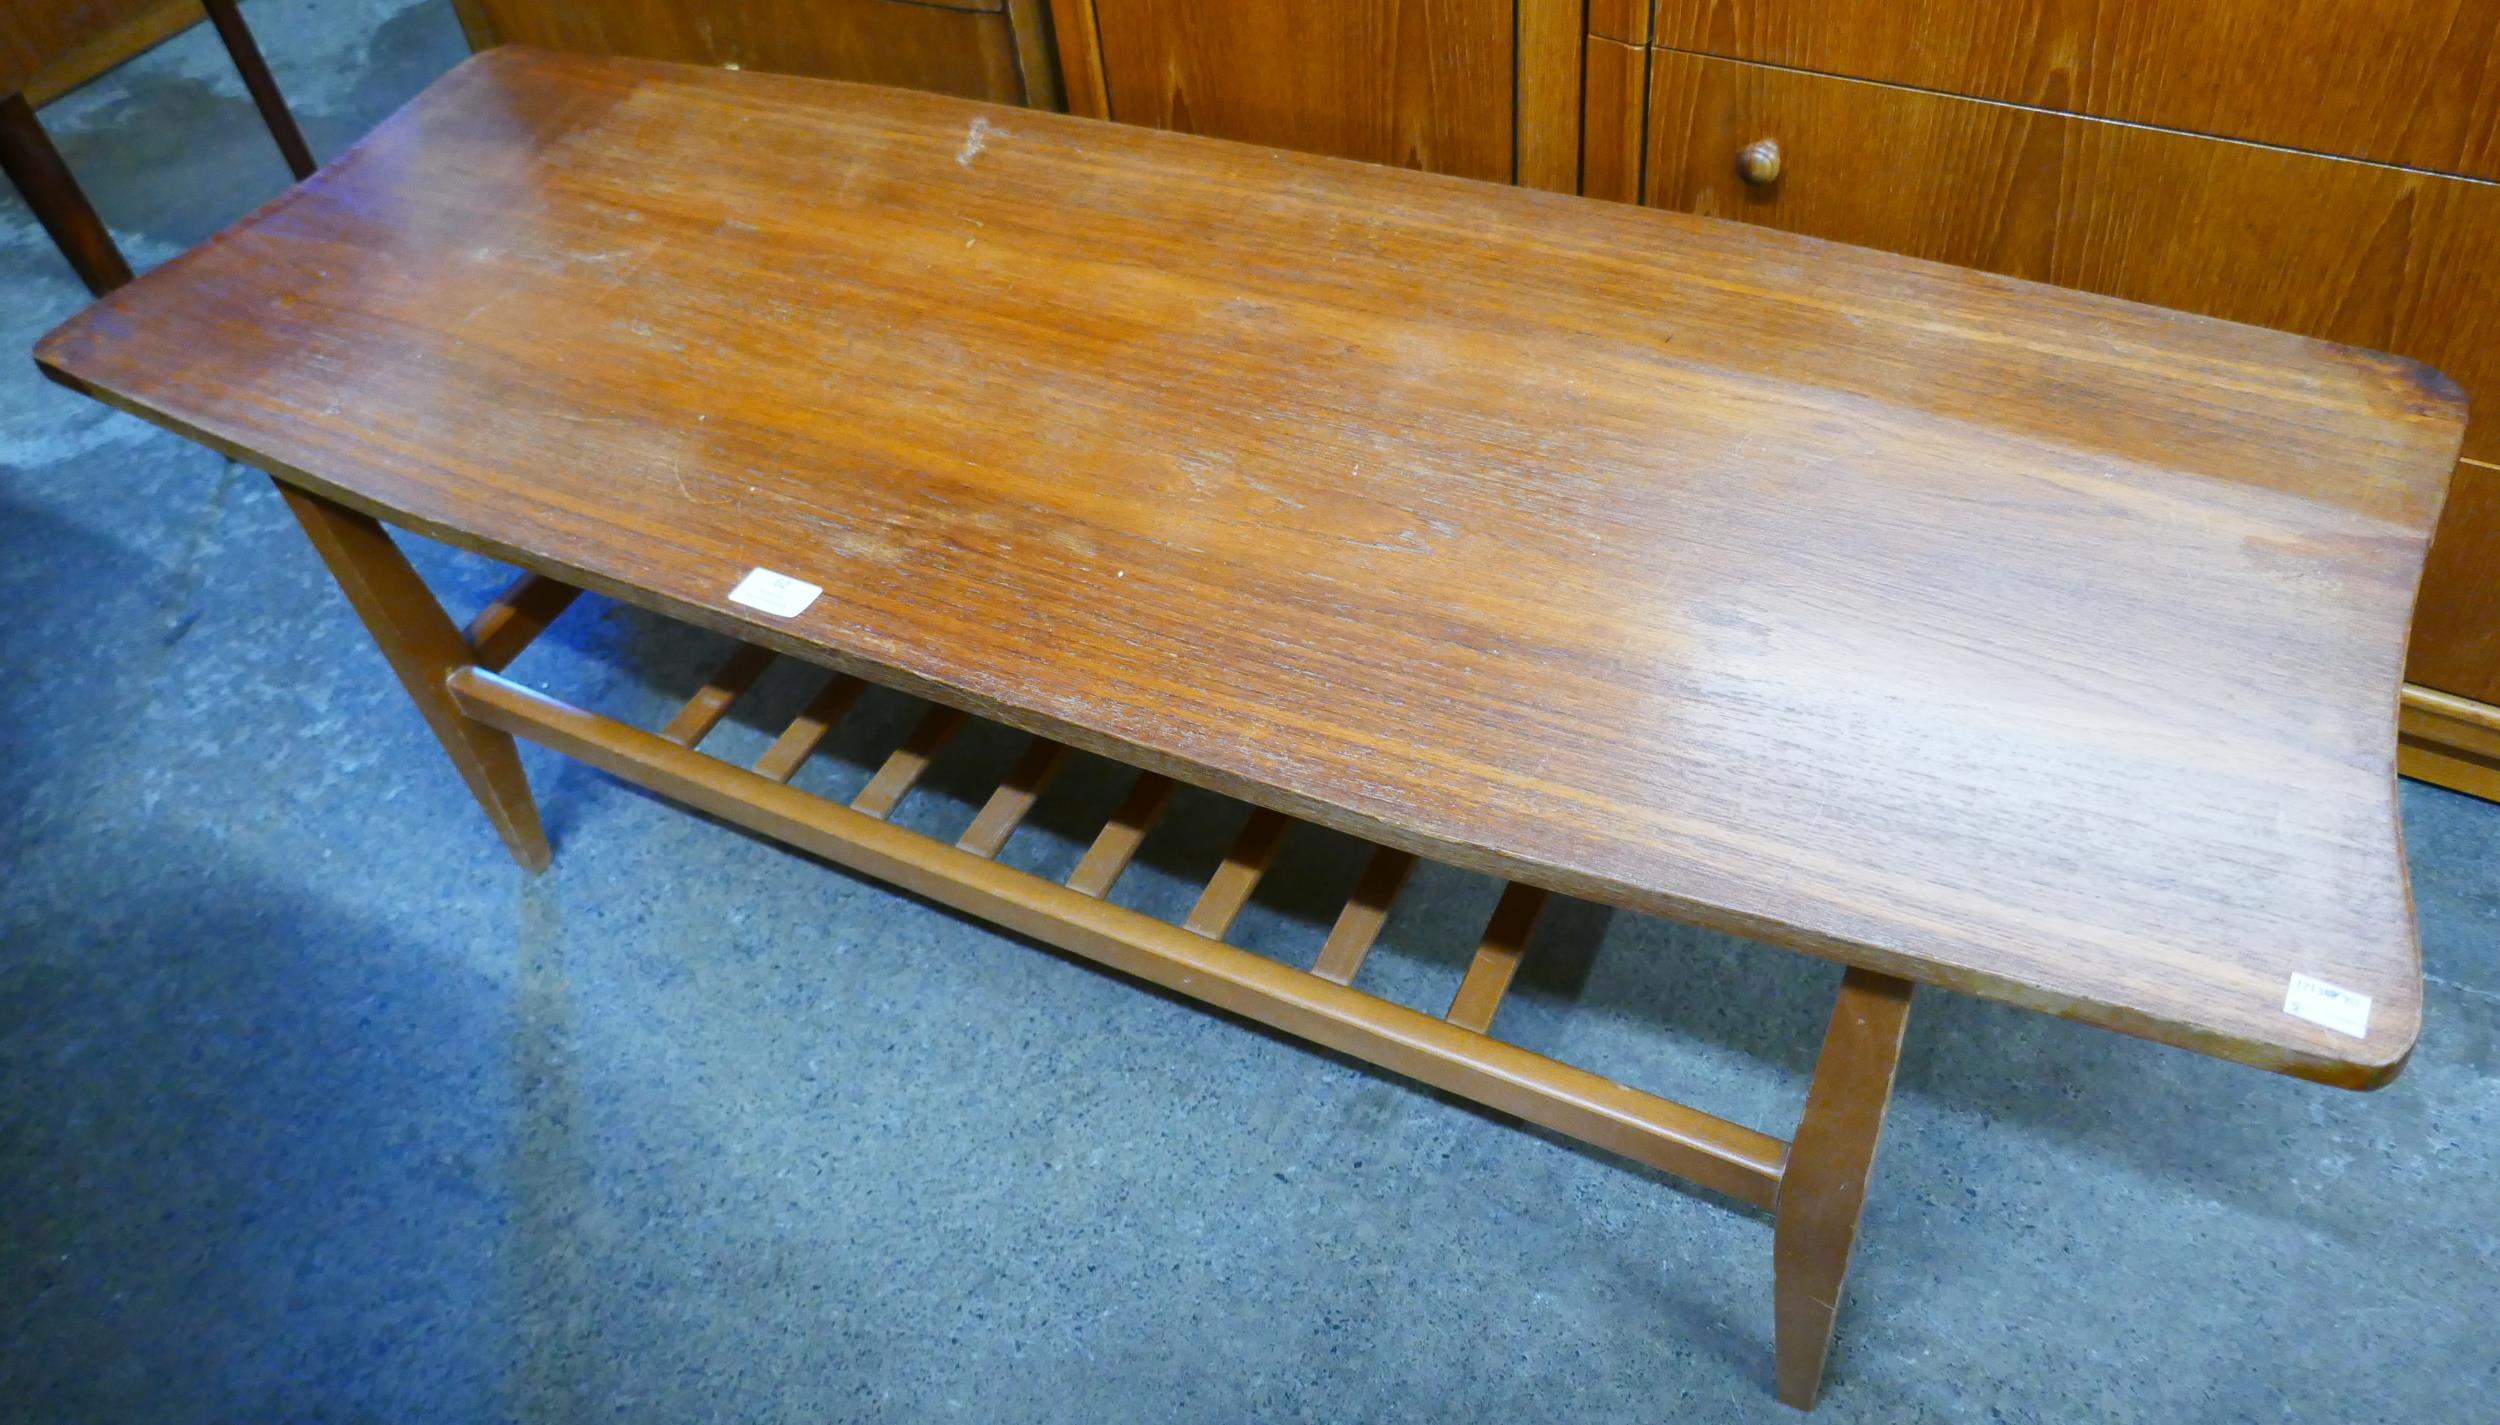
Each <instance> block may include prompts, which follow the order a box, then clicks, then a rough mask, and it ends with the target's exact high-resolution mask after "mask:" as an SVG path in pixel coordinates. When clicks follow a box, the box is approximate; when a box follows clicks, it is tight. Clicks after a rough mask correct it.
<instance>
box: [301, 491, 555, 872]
mask: <svg viewBox="0 0 2500 1425" xmlns="http://www.w3.org/2000/svg"><path fill="white" fill-rule="evenodd" d="M278 492H279V493H280V494H282V495H284V496H286V503H287V508H288V509H290V510H292V511H294V512H295V518H296V520H297V522H298V523H300V524H302V525H303V526H304V533H305V534H306V535H308V536H310V537H311V539H312V542H313V548H314V549H316V550H318V551H320V554H321V562H322V563H324V564H327V565H328V566H330V574H331V576H332V577H333V578H336V579H337V580H338V581H339V587H340V588H341V589H342V590H344V591H346V594H347V601H348V603H350V604H352V605H354V607H355V609H356V615H357V617H359V618H361V619H363V620H364V621H365V631H366V632H368V633H370V634H372V635H373V641H374V642H375V643H377V644H379V645H380V646H381V649H382V656H383V657H385V658H387V659H389V660H390V664H391V671H392V672H394V673H397V674H398V675H399V681H400V682H401V683H402V684H403V685H404V686H406V688H407V689H408V696H409V697H411V698H413V699H415V700H416V704H417V711H419V712H421V713H423V714H425V720H426V722H427V723H428V724H430V725H431V726H432V727H433V729H434V735H435V737H437V738H438V739H440V740H441V741H442V744H443V750H444V751H445V752H448V753H450V754H451V763H452V765H453V766H454V767H457V768H459V769H460V775H461V777H462V778H463V779H465V780H466V781H467V782H468V784H469V790H470V791H471V792H473V793H475V794H476V796H477V803H478V805H479V806H481V807H483V808H485V811H486V819H487V820H488V821H491V822H493V823H494V824H495V831H496V833H497V834H498V835H500V836H502V837H503V843H504V845H505V846H506V847H507V848H509V849H510V850H511V852H512V859H513V860H515V861H518V862H520V863H521V865H522V867H523V869H525V870H530V871H543V870H545V869H547V833H546V832H545V831H544V830H542V829H541V828H540V827H539V824H538V803H537V802H535V801H533V800H531V798H530V787H529V779H528V777H527V776H526V775H525V774H524V773H523V772H522V770H521V757H520V753H519V752H518V750H516V749H515V747H514V746H513V742H512V735H511V734H510V733H508V732H502V731H499V730H497V729H495V728H492V727H488V726H487V725H486V724H485V723H482V722H478V721H476V720H475V719H473V718H470V717H468V716H467V715H465V714H463V713H462V712H461V711H460V710H459V708H457V707H455V706H454V705H453V704H452V700H451V694H450V692H449V691H447V690H446V689H445V687H444V683H443V680H444V679H445V678H446V677H447V676H449V674H450V673H451V670H452V669H454V668H460V667H466V666H468V664H469V663H470V662H471V661H472V660H471V657H470V653H469V646H468V644H467V642H466V641H465V640H463V639H462V638H461V636H460V630H459V629H458V628H456V627H454V626H453V625H452V621H451V619H450V617H449V616H448V615H446V614H445V613H444V612H443V606H442V605H441V604H439V603H436V602H435V600H434V594H433V591H431V590H429V589H427V588H426V587H425V581H424V580H422V579H420V578H418V577H417V571H416V570H415V569H413V568H411V567H409V564H408V556H407V555H405V554H402V553H401V552H400V549H399V546H398V545H397V544H394V543H392V542H391V536H390V534H389V532H388V531H386V530H384V529H383V528H382V526H381V524H380V523H379V522H378V521H376V520H375V519H374V518H373V517H372V516H370V515H366V514H361V513H359V512H357V511H355V510H351V509H349V508H347V507H346V506H344V505H341V504H337V503H335V502H333V501H330V500H326V499H323V498H322V497H321V496H319V495H315V494H311V493H309V492H307V491H304V490H299V489H296V488H295V487H294V486H292V485H289V484H286V483H285V482H283V481H281V482H279V485H278Z"/></svg>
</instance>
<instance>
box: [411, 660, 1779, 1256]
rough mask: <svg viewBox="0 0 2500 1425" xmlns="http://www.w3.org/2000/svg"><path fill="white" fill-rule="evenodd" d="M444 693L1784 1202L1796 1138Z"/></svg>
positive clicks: (784, 794) (501, 687)
mask: <svg viewBox="0 0 2500 1425" xmlns="http://www.w3.org/2000/svg"><path fill="white" fill-rule="evenodd" d="M446 685H447V686H448V687H449V689H450V691H451V695H452V698H453V699H454V701H455V702H456V703H457V705H458V706H459V708H460V710H461V711H462V712H463V713H465V714H467V715H468V716H470V717H473V718H476V719H478V720H479V721H481V722H484V723H486V724H488V725H489V726H493V727H499V728H502V729H504V730H506V731H508V732H513V733H517V734H519V735H521V736H524V737H527V738H529V739H531V740H532V741H534V742H537V743H540V744H541V745H543V746H547V747H551V748H554V749H555V750H556V751H558V752H562V753H564V754H566V755H568V756H571V757H576V758H579V759H580V760H582V761H584V762H586V763H588V764H590V765H591V766H593V767H597V768H599V769H601V770H602V771H605V772H608V773H610V774H612V775H614V776H618V777H622V778H624V779H626V780H627V781H631V782H634V783H636V784H638V785H640V786H644V787H648V788H650V789H651V790H652V791H655V792H658V793H659V794H661V795H662V796H667V797H673V798H675V799H677V800H679V801H682V802H684V803H686V804H687V805H689V806H692V807H694V808H696V809H697V810H699V811H703V812H707V813H710V814H711V815H714V816H717V817H720V818H722V819H723V820H726V821H730V822H734V823H736V824H738V825H740V826H744V827H746V828H748V829H750V830H752V831H755V832H758V833H760V834H762V835H765V836H769V837H772V838H773V839H775V840H777V841H781V842H785V843H787V844H789V845H792V846H796V847H798V848H799V849H801V850H803V851H808V852H812V853H814V854H816V855H819V856H822V857H824V858H826V859H827V860H830V861H833V862H836V863H837V864H840V865H843V866H848V867H850V868H852V869H853V870H856V871H859V872H862V873H864V874H866V875H871V876H875V877H877V878H879V879H881V880H885V881H889V882H892V883H893V884H895V885H897V886H900V887H902V888H903V889H905V890H907V891H911V892H913V893H915V894H918V895H924V896H927V897H929V898H930V899H932V900H935V901H938V902H940V903H942V904H945V905H949V906H953V907H954V908H956V909H957V910H961V911H964V912H965V913H967V914H970V915H977V916H979V917H981V918H982V919H984V920H987V921H990V922H992V923H994V924H997V925H999V926H1002V927H1004V928H1006V929H1008V930H1011V931H1015V932H1017V933H1019V934H1023V935H1030V936H1032V937H1034V938H1035V939H1037V940H1041V941H1043V942H1045V943H1047V944H1051V945H1055V946H1058V947H1059V948H1060V949H1062V950H1065V951H1068V952H1069V953H1071V954H1076V955H1082V956H1085V957H1086V958H1087V959H1090V960H1095V961H1098V962H1100V963H1102V964H1104V965H1107V966H1109V967H1111V968H1112V969H1115V970H1118V971H1120V972H1122V973H1124V974H1130V975H1135V976H1137V977H1138V978H1139V979H1142V980H1145V981H1147V982H1149V983H1151V984H1156V985H1161V986H1163V987H1164V988H1166V989H1169V990H1173V991H1176V992H1178V993H1181V994H1185V995H1188V996H1190V997H1191V998H1193V999H1197V1000H1200V1001H1203V1002H1204V1003H1207V1004H1210V1005H1213V1006H1215V1007H1216V1008H1218V1009H1223V1010H1227V1011H1229V1012H1231V1013H1234V1014H1238V1015H1241V1016H1243V1017H1244V1018H1246V1019H1251V1020H1254V1021H1256V1022H1258V1023H1260V1024H1265V1025H1269V1026H1272V1027H1274V1028H1276V1029H1280V1030H1283V1031H1284V1032H1286V1033H1288V1034H1292V1035H1295V1036H1297V1037H1299V1038H1302V1039H1306V1040H1309V1041H1310V1042H1312V1043H1314V1044H1318V1045H1321V1046H1323V1047H1326V1048H1329V1049H1334V1050H1337V1051H1338V1052H1340V1053H1345V1054H1350V1055H1353V1056H1354V1057H1356V1058H1359V1059H1362V1060H1364V1061H1366V1062H1369V1063H1373V1064H1378V1065H1380V1066H1381V1067H1382V1068H1385V1069H1388V1070H1390V1071H1391V1072H1393V1073H1398V1074H1404V1075H1406V1076H1407V1077H1409V1078H1412V1079H1416V1080H1418V1081H1420V1082H1423V1083H1426V1084H1429V1085H1431V1086H1433V1087H1435V1088H1439V1089H1444V1090H1447V1091H1448V1092H1451V1093H1455V1094H1459V1095H1461V1096H1463V1097H1465V1098H1468V1099H1471V1100H1473V1101H1475V1102H1478V1103H1481V1104H1484V1105H1485V1106H1487V1107H1489V1108H1492V1109H1494V1110H1495V1111H1496V1112H1500V1113H1507V1114H1511V1115H1513V1116H1515V1117H1518V1118H1522V1119H1525V1120H1527V1121H1528V1122H1530V1123H1534V1124H1538V1125H1540V1126H1542V1127H1546V1128H1550V1129H1553V1130H1554V1131H1555V1132H1557V1133H1562V1134H1565V1135H1567V1136H1569V1137H1572V1138H1575V1139H1578V1140H1579V1141H1581V1142H1583V1143H1587V1144H1590V1145H1592V1146H1594V1147H1598V1148H1602V1149H1604V1150H1606V1151H1607V1152H1610V1153H1617V1154H1621V1155H1622V1156H1624V1157H1626V1158H1629V1159H1631V1160H1633V1161H1634V1162H1638V1163H1645V1164H1648V1165H1649V1166H1651V1167H1653V1168H1657V1169H1659V1170H1661V1171H1663V1172H1670V1173H1674V1174H1676V1175H1677V1176H1679V1177H1683V1178H1686V1179H1689V1180H1691V1181H1693V1182H1696V1183H1699V1184H1701V1185H1702V1186H1704V1187H1707V1188H1711V1189H1713V1190H1714V1191H1718V1192H1723V1193H1726V1194H1728V1195H1729V1196H1731V1197H1734V1198H1737V1199H1739V1200H1741V1201H1744V1202H1748V1203H1751V1204H1753V1205H1754V1206H1756V1207H1766V1208H1767V1207H1768V1206H1770V1205H1771V1203H1772V1202H1773V1200H1774V1199H1775V1198H1776V1196H1777V1194H1778V1191H1779V1182H1780V1172H1781V1166H1782V1163H1783V1161H1784V1157H1785V1154H1786V1150H1787V1145H1786V1144H1785V1143H1783V1142H1781V1141H1780V1140H1779V1139H1777V1138H1774V1137H1771V1136H1770V1135H1769V1134H1766V1133H1760V1132H1757V1131H1755V1130H1754V1129H1751V1128H1747V1127H1745V1126H1744V1125H1742V1124H1737V1123H1730V1122H1728V1121H1727V1120H1725V1119H1722V1118H1717V1117H1714V1116H1712V1115H1710V1114H1707V1113H1702V1112H1700V1111H1699V1110H1696V1109H1692V1108H1688V1107H1686V1106H1685V1105H1683V1104H1680V1103H1674V1102H1671V1101H1669V1100H1667V1099H1662V1098H1659V1097H1657V1096H1656V1095H1654V1094H1646V1093H1642V1092H1640V1091H1639V1090H1637V1089H1630V1088H1626V1087H1624V1086H1623V1085H1621V1084H1618V1083H1615V1082H1613V1081H1612V1080H1610V1079H1605V1078H1601V1077H1599V1076H1598V1075H1595V1074H1592V1073H1589V1072H1587V1071H1586V1070H1583V1069H1577V1068H1574V1067H1572V1066H1571V1065H1568V1064H1563V1063H1558V1062H1556V1061H1555V1060H1552V1059H1548V1058H1546V1057H1544V1056H1543V1055H1541V1054H1535V1053H1531V1052H1529V1051H1528V1050H1525V1049H1521V1048H1518V1047H1517V1046H1515V1045H1510V1044H1504V1043H1502V1042H1501V1041H1499V1040H1497V1039H1491V1038H1488V1037H1486V1036H1484V1035H1481V1034H1470V1033H1467V1032H1466V1031H1464V1030H1460V1029H1457V1028H1454V1027H1452V1026H1450V1025H1447V1024H1444V1023H1442V1022H1441V1021H1440V1020H1437V1019H1435V1018H1433V1017H1432V1016H1431V1015H1428V1014H1422V1013H1419V1012H1417V1011H1415V1010H1411V1009H1408V1008H1406V1007H1405V1006H1404V1005H1398V1004H1391V1003H1389V1002H1388V1001H1386V1000H1382V999H1378V998H1375V997H1373V996H1371V995H1367V994H1364V993H1363V992H1361V991H1360V990H1351V989H1347V988H1345V987H1343V986H1341V985H1334V984H1330V983H1329V982H1328V981H1326V980H1322V979H1320V978H1319V977H1317V976H1315V975H1311V974H1307V973H1305V972H1303V971H1301V970H1296V969H1293V968H1291V967H1290V966H1286V965H1279V964H1277V963H1276V962H1275V961H1273V960H1269V959H1266V958H1265V957H1263V956H1259V955H1254V954H1252V953H1250V952H1249V951H1247V950H1239V949H1235V948H1234V947H1232V946H1229V945H1226V944H1224V943H1223V942H1221V941H1216V940H1209V939H1207V938H1206V937H1205V936H1202V935H1192V934H1190V933H1189V932H1187V931H1185V930H1182V929H1181V928H1180V927H1178V926H1176V925H1167V924H1165V923H1164V922H1162V921H1159V920H1157V919H1155V918H1154V917H1152V916H1149V915H1143V914H1140V913H1138V912H1136V911H1132V910H1128V909H1126V908H1124V907H1121V906H1115V905H1110V904H1106V903H1105V902H1103V901H1101V900H1099V899H1096V898H1094V897H1091V896H1087V895H1082V894H1079V893H1077V892H1076V891H1075V890H1073V889H1072V888H1069V887H1063V886H1054V885H1052V884H1050V883H1049V882H1048V881H1045V880H1042V879H1041V878H1040V877H1037V876H1031V875H1027V874H1026V873H1024V872H1022V871H1017V870H1013V869H1011V868H1009V867H1005V866H1001V865H999V864H998V863H997V862H995V861H986V860H983V859H982V858H980V857H978V856H973V855H969V854H967V853H965V852H962V851H958V850H956V849H955V848H953V847H951V846H947V845H944V844H942V843H940V842H936V841H932V840H930V839H929V838H927V837H925V836H920V835H917V834H915V833H913V832H909V831H905V830H903V829H902V828H900V827H897V826H893V825H891V824H889V823H886V822H881V821H878V820H876V819H874V818H872V817H865V816H861V815H860V814H858V813H857V812H854V811H851V810H849V809H847V808H844V807H841V806H837V805H835V804H833V803H831V802H828V801H826V800H824V799H823V798H821V797H815V796H810V795H808V794H807V793H805V792H801V791H798V790H797V789H795V788H791V787H786V786H782V785H781V784H779V783H777V782H772V781H767V780H766V779H764V778H762V777H758V776H756V775H755V774H754V773H752V772H749V771H746V770H745V769H744V768H740V767H735V766H732V765H730V764H729V763H727V762H723V761H721V760H720V759H718V758H715V757H705V756H702V755H701V754H699V753H693V752H689V751H686V750H685V749H683V748H680V747H677V746H675V745H673V744H671V743H668V742H665V741H663V740H661V739H659V738H657V737H654V736H652V735H651V734H649V733H647V732H643V731H641V730H640V729H638V728H632V727H627V726H625V725H624V724H622V723H619V722H616V721H614V720H613V719H609V718H603V717H599V716H597V715H595V714H592V713H588V712H585V711H583V710H581V709H579V708H575V707H571V706H569V705H567V704H565V703H562V702H558V701H556V700H555V699H553V698H549V697H546V696H544V695H543V694H540V693H536V692H532V691H531V690H530V689H528V688H524V687H522V686H521V685H520V684H518V683H515V682H513V681H511V680H510V679H508V678H503V677H500V676H498V675H496V674H493V673H488V672H485V671H484V670H482V669H476V668H464V669H460V670H459V671H457V672H455V673H453V674H452V675H451V676H450V678H449V679H448V680H447V684H446Z"/></svg>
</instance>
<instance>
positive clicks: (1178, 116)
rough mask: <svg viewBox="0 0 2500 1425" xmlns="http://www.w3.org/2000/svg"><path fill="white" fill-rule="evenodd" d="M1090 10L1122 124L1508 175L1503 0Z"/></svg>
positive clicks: (1511, 54) (1509, 1)
mask: <svg viewBox="0 0 2500 1425" xmlns="http://www.w3.org/2000/svg"><path fill="white" fill-rule="evenodd" d="M1093 9H1094V13H1095V16H1096V18H1097V20H1098V25H1097V33H1098V34H1099V35H1100V39H1101V47H1102V63H1103V77H1104V81H1105V86H1106V88H1107V91H1108V101H1109V106H1110V116H1111V117H1112V118H1115V119H1118V120H1121V121H1122V122H1124V123H1133V124H1145V125H1149V126H1151V127H1154V128H1163V129H1179V130H1182V131H1184V132H1188V133H1197V134H1209V135H1213V136H1215V137H1218V138H1229V139H1240V140H1243V141H1246V142H1249V143H1263V144H1274V145H1276V146H1277V147H1280V148H1292V149H1301V150H1304V151H1307V152H1311V153H1327V154H1335V155H1338V156H1339V157H1343V158H1359V159H1365V160H1368V161H1370V162H1373V163H1389V164H1397V165H1400V166H1402V167H1407V168H1422V169H1428V170H1431V171H1433V172H1436V173H1456V174H1463V175H1465V176H1467V177H1470V178H1486V179H1491V180H1494V181H1496V182H1503V183H1507V182H1509V181H1510V179H1511V174H1512V167H1513V162H1514V157H1515V153H1516V145H1515V142H1514V135H1513V130H1512V125H1513V104H1512V94H1513V90H1514V88H1515V86H1516V85H1517V82H1518V80H1517V75H1516V74H1515V73H1514V69H1513V63H1514V58H1515V50H1516V47H1515V45H1514V42H1513V24H1514V21H1515V19H1516V15H1515V12H1514V0H1235V2H1234V3H1226V4H1220V5H1219V4H1191V3H1180V2H1179V0H1093ZM1074 89H1075V85H1074V83H1073V81H1071V84H1070V91H1071V102H1073V94H1074ZM1542 161H1545V160H1541V162H1542Z"/></svg>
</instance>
